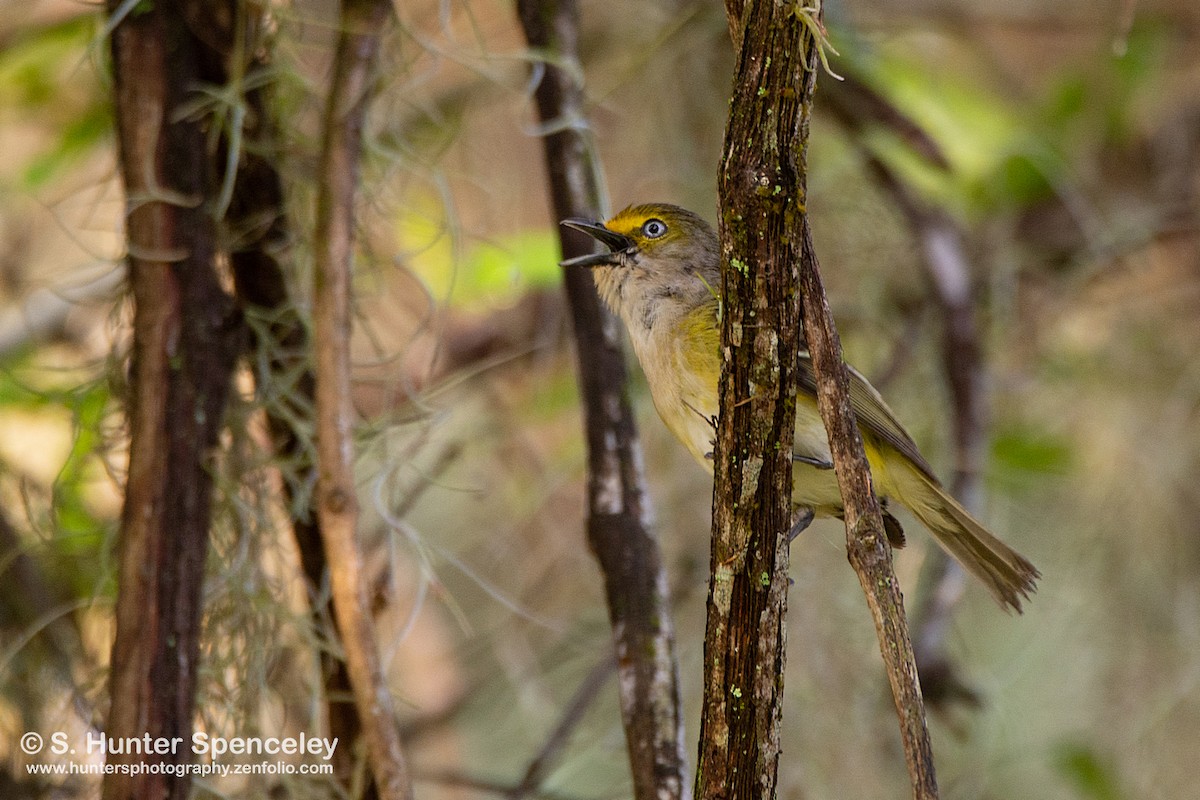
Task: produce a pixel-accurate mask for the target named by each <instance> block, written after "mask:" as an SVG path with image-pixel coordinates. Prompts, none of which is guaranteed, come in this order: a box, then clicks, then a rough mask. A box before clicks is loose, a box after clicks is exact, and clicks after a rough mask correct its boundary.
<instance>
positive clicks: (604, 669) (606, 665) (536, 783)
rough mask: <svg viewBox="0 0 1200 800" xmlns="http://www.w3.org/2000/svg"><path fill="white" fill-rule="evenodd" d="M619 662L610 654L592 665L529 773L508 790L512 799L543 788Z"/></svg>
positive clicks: (515, 799)
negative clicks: (568, 742) (555, 764)
mask: <svg viewBox="0 0 1200 800" xmlns="http://www.w3.org/2000/svg"><path fill="white" fill-rule="evenodd" d="M616 666H617V664H616V661H614V660H613V658H612V656H611V655H610V656H608V657H607V658H604V659H603V660H601V661H600V663H598V664H596V666H594V667H592V671H591V672H589V673H588V674H587V676H586V677H585V678H584V679H583V682H582V683H580V684H579V688H578V689H576V690H575V696H574V697H572V698H571V702H570V703H568V704H567V708H566V710H565V711H563V714H562V717H561V718H560V719H559V721H558V724H557V725H555V726H554V730H552V731H551V732H550V735H549V736H547V737H546V742H545V744H543V745H542V749H541V750H539V751H538V754H537V755H536V756H534V758H533V759H532V760H531V761H530V762H529V766H528V767H527V768H526V770H525V776H524V777H523V778H522V779H521V782H520V783H519V784H517V786H516V787H515V788H513V790H512V791H510V792H509V793H508V800H522V798H525V797H528V796H529V795H531V794H533V793H534V792H536V791H537V790H538V789H540V788H541V786H542V783H544V782H545V780H546V776H547V775H549V774H550V771H551V769H553V767H554V762H555V761H557V760H558V758H559V756H560V755H562V752H563V750H564V749H565V748H566V746H567V741H568V740H569V739H570V736H571V733H572V731H574V730H575V728H576V727H578V725H579V723H580V722H582V721H583V716H584V714H586V713H587V710H588V707H589V706H591V704H592V702H593V701H594V700H595V699H596V696H597V695H599V694H600V690H601V689H603V688H604V684H606V683H608V679H609V677H610V676H611V675H612V673H613V671H614V670H615V669H616Z"/></svg>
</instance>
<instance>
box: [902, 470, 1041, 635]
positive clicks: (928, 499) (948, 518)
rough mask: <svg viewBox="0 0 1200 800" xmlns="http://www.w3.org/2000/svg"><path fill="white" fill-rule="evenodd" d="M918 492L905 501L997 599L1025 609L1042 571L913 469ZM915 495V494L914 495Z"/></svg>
mask: <svg viewBox="0 0 1200 800" xmlns="http://www.w3.org/2000/svg"><path fill="white" fill-rule="evenodd" d="M910 475H911V477H912V478H913V479H916V480H919V482H920V484H921V485H920V486H918V487H913V488H917V489H918V491H917V492H916V493H913V494H909V493H905V494H908V495H909V496H908V497H906V498H905V499H906V500H907V499H910V498H911V499H912V500H914V501H916V502H912V503H911V504H909V503H905V505H907V506H908V509H909V510H910V511H911V512H912V513H913V515H914V516H916V518H917V519H919V520H920V521H921V523H922V524H923V525H925V527H927V528H928V529H929V531H930V532H931V533H932V534H933V536H934V538H935V539H937V542H938V544H940V545H941V546H942V548H943V549H945V551H946V552H947V553H949V554H950V555H951V556H953V557H954V559H955V560H956V561H958V563H959V564H961V565H962V566H963V568H964V569H965V570H966V571H967V572H969V573H971V574H972V575H974V576H975V577H976V578H978V579H979V580H980V581H982V582H983V584H984V586H986V587H987V588H988V590H989V591H990V592H991V593H992V596H993V597H995V598H996V600H997V602H999V603H1000V605H1002V606H1008V607H1011V608H1013V609H1015V610H1016V611H1017V613H1020V612H1021V601H1022V600H1023V599H1027V598H1028V597H1029V595H1030V593H1031V592H1033V591H1034V590H1035V589H1036V588H1037V586H1036V581H1037V579H1038V578H1039V577H1041V573H1039V572H1038V571H1037V568H1036V567H1034V566H1033V564H1031V563H1029V561H1027V560H1026V559H1025V558H1024V557H1023V556H1022V555H1021V554H1020V553H1018V552H1017V551H1015V550H1013V549H1012V548H1011V547H1009V546H1008V545H1006V544H1005V543H1004V542H1002V541H1000V540H999V539H997V538H996V537H995V536H993V535H992V534H991V533H989V532H988V530H987V529H986V528H984V527H983V526H982V525H980V524H979V522H977V521H976V520H975V518H974V517H972V516H971V515H970V514H969V513H968V512H967V510H966V509H965V508H963V507H962V506H961V505H959V503H958V501H957V500H955V499H954V498H953V497H951V496H950V495H949V494H948V493H947V492H946V490H945V489H943V488H942V487H941V486H939V485H938V484H937V483H936V482H935V481H933V480H932V479H930V478H929V477H928V476H926V475H923V474H921V473H920V472H918V471H917V470H915V469H914V470H911V472H910ZM914 494H915V496H914Z"/></svg>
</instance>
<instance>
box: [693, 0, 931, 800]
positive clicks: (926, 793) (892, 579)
mask: <svg viewBox="0 0 1200 800" xmlns="http://www.w3.org/2000/svg"><path fill="white" fill-rule="evenodd" d="M760 5H772V4H770V3H762V2H757V1H756V0H747V2H746V3H745V5H744V7H743V9H742V11H743V14H744V17H743V18H742V19H741V20H740V22H741V25H740V26H735V25H733V22H732V20H731V25H730V27H731V30H733V29H740V30H741V31H742V32H743V35H742V37H740V38H739V37H737V36H735V38H734V46H735V49H738V53H739V58H738V60H739V64H738V76H737V78H736V80H735V84H734V85H735V87H739V89H740V96H743V97H745V96H746V95H748V94H749V93H750V92H751V91H753V90H754V89H755V87H758V86H762V87H763V89H766V91H765V92H763V91H762V90H758V91H757V94H760V95H762V96H763V98H764V99H765V100H767V102H768V104H769V103H771V102H773V101H774V98H773V91H772V87H771V85H770V84H769V83H768V84H766V85H763V84H764V79H766V80H769V79H770V78H771V73H770V72H769V71H768V70H767V68H766V65H769V64H770V65H775V66H774V67H772V69H774V68H777V67H778V65H779V63H780V62H779V60H778V59H777V57H776V54H775V53H767V52H761V51H758V52H756V49H757V48H762V47H764V44H765V45H768V46H769V44H770V43H771V42H772V36H773V35H776V34H778V32H779V30H780V28H781V26H780V25H779V24H778V23H776V24H775V25H767V27H766V30H765V31H764V30H762V26H763V22H762V21H761V17H762V16H763V15H764V14H765V12H763V11H762V10H761V9H760V8H759V6H760ZM818 5H819V4H818ZM737 6H738V2H737V0H727V3H726V7H727V9H728V10H729V11H730V15H731V17H732V16H734V15H736V10H737ZM788 10H789V11H791V12H794V13H795V15H796V16H797V17H799V16H800V15H801V14H803V13H807V11H808V10H806V9H799V8H797V7H795V6H791V5H789V6H788ZM776 13H779V11H778V10H777V11H776ZM792 22H793V24H795V20H793V21H792ZM807 23H808V29H807V31H806V35H805V36H804V37H803V45H804V47H803V49H801V48H799V47H797V48H796V51H797V52H803V53H804V54H805V56H806V59H805V62H804V72H803V75H804V78H805V80H804V81H803V82H802V83H801V82H800V80H799V77H800V73H799V70H797V75H796V78H795V83H794V85H793V86H792V87H785V88H791V89H792V91H793V92H794V93H795V94H797V95H799V96H800V97H802V98H803V100H802V108H801V111H800V116H799V119H798V123H799V124H798V126H797V130H796V134H797V135H795V136H793V137H789V136H787V135H786V134H787V133H789V132H788V131H784V132H783V133H784V134H785V135H784V137H783V138H782V141H784V142H788V143H791V142H793V141H794V143H795V144H794V148H793V150H794V152H797V153H798V154H799V158H800V161H801V163H800V164H799V169H798V171H797V174H798V176H799V177H798V179H797V181H796V185H795V187H794V188H795V189H796V190H797V194H796V196H797V197H798V198H799V199H800V200H799V203H798V204H797V206H796V208H795V209H794V213H793V214H792V215H791V216H790V218H788V219H787V220H786V222H787V224H786V225H785V226H784V227H782V229H779V230H775V231H770V230H768V231H766V235H768V236H775V237H782V238H783V239H784V241H785V242H787V246H788V247H791V248H794V247H796V246H799V249H800V253H799V255H800V258H799V259H798V264H799V279H798V285H799V290H800V295H801V305H802V314H801V316H802V318H803V326H804V328H803V329H804V337H805V340H806V342H807V345H808V348H809V351H810V353H811V355H812V360H813V368H814V371H815V373H816V383H817V405H818V407H819V409H820V412H821V416H822V418H823V419H824V421H825V427H826V429H827V431H828V433H829V440H830V448H831V450H832V455H833V462H834V468H835V471H836V473H837V480H838V486H839V488H840V490H841V494H842V500H843V503H844V505H845V521H846V540H847V550H848V556H849V559H850V563H851V565H852V566H853V567H854V570H855V573H856V574H857V575H858V577H859V582H860V583H861V584H862V587H863V591H864V593H865V594H866V597H867V605H868V606H869V607H870V609H871V615H872V617H873V619H874V620H875V627H876V633H877V635H878V637H879V642H880V650H881V652H882V654H883V658H884V663H885V666H886V667H887V672H888V680H889V682H890V683H891V686H892V694H893V698H894V700H895V702H896V710H897V713H898V715H899V717H900V729H901V736H902V738H903V742H904V749H905V758H906V761H907V763H908V768H909V776H910V779H911V781H912V785H913V795H914V797H917V798H936V797H937V782H936V779H935V777H934V771H933V755H932V747H931V745H930V742H929V733H928V730H927V728H926V723H925V709H924V702H923V700H922V697H921V688H920V685H919V683H918V680H917V670H916V664H915V661H914V659H913V652H912V641H911V639H910V638H909V634H908V625H907V621H906V619H905V617H904V608H903V600H902V598H901V595H900V589H899V585H898V583H897V581H896V576H895V572H894V570H893V569H892V561H891V550H890V547H889V545H888V543H887V539H886V536H885V535H884V530H883V520H882V517H881V516H880V509H879V501H878V500H877V498H876V497H875V494H874V490H873V489H872V487H871V478H870V471H869V468H868V465H867V460H866V455H865V453H864V451H863V446H862V440H861V438H860V437H859V433H858V428H857V425H856V423H855V420H854V414H853V411H852V410H851V408H850V402H849V378H848V375H847V373H846V368H845V365H844V363H843V361H842V354H841V343H840V341H839V339H838V336H837V330H836V328H835V327H834V324H833V317H832V314H831V313H830V310H829V303H828V300H827V299H826V297H825V290H824V287H823V286H822V284H821V278H820V268H819V264H818V262H817V258H816V252H815V250H814V248H813V243H812V232H811V229H810V227H809V222H808V215H807V192H806V188H805V175H806V166H805V164H804V159H805V156H806V144H807V136H808V120H809V110H810V103H811V97H812V91H813V88H814V85H815V78H816V75H815V69H814V68H815V64H816V58H817V55H818V53H817V47H818V44H817V42H815V41H814V40H813V38H814V37H813V34H814V32H815V31H814V30H813V29H814V28H818V29H819V26H820V25H821V19H820V9H819V7H818V9H817V11H816V12H815V14H813V16H812V17H810V18H808V19H807ZM739 42H740V44H739ZM768 55H769V56H770V58H769V59H768V58H767V56H768ZM747 65H748V66H749V69H747ZM763 73H765V75H764V74H763ZM786 97H787V95H786V93H781V94H780V104H781V105H782V101H783V100H785V99H786ZM742 102H743V104H745V105H749V106H751V107H753V103H752V98H750V97H745V100H743V101H742ZM738 112H739V93H735V97H734V103H733V107H732V108H731V110H730V128H729V131H728V132H727V135H726V143H727V151H726V160H727V162H728V161H729V160H730V153H731V152H736V150H737V148H738V145H739V144H740V141H741V140H739V139H738V138H735V137H734V136H732V135H731V133H732V131H733V129H734V124H735V114H737V113H738ZM766 117H767V118H766V119H762V118H760V120H759V124H760V126H761V127H762V128H763V129H765V130H768V131H770V132H771V133H773V134H774V135H775V136H779V134H780V131H779V130H778V129H773V126H775V125H779V124H780V123H781V122H782V121H783V120H785V119H788V117H787V116H786V115H785V113H784V112H783V110H782V109H778V110H776V112H775V114H774V115H773V117H772V115H769V114H768V115H766ZM738 134H739V135H743V138H744V141H745V142H746V145H747V149H750V148H749V146H750V145H751V144H752V143H755V144H757V142H756V140H755V139H754V138H753V137H754V133H753V127H751V130H749V131H745V132H743V131H738ZM769 144H770V141H769V142H768V145H769ZM759 146H760V147H761V145H759ZM776 146H778V145H776ZM766 152H767V154H768V155H771V154H772V151H771V150H770V149H767V150H766ZM748 163H749V164H751V165H756V164H757V163H758V162H756V161H754V160H753V159H750V160H749V161H748ZM752 168H753V167H752ZM728 171H729V168H728V166H726V167H724V168H723V171H722V178H723V179H724V177H725V174H726V173H727V172H728ZM755 177H756V178H758V179H759V187H760V189H763V190H766V191H762V192H760V195H759V196H760V198H761V197H763V196H764V195H765V196H768V197H769V196H772V195H773V194H774V190H773V188H772V187H773V183H774V182H773V180H772V177H771V176H770V175H769V174H763V173H758V174H756V175H755ZM764 177H765V178H766V182H765V183H763V182H762V178H764ZM782 188H783V190H784V196H787V191H788V189H789V188H791V187H788V186H786V185H784V186H783V187H782ZM725 195H726V191H725V184H724V182H723V183H722V198H723V202H724V197H725ZM735 207H738V206H735ZM750 207H752V206H751V205H750V204H749V203H747V204H746V205H745V206H741V208H746V209H748V208H750ZM744 213H745V212H744V211H743V214H744ZM727 216H733V220H734V221H735V222H742V221H744V218H743V220H739V219H738V218H737V216H736V214H731V212H729V211H726V210H725V206H724V205H723V207H722V220H721V221H722V226H723V227H722V248H723V251H724V254H725V257H726V263H727V264H728V265H729V266H730V267H732V269H725V270H724V275H725V279H726V293H725V298H726V303H727V306H728V307H727V309H726V320H725V321H724V325H723V326H722V343H723V345H725V346H726V347H728V346H729V344H737V341H736V335H739V334H740V335H742V336H743V337H744V335H745V330H746V326H745V322H744V321H743V320H742V319H734V318H733V317H734V309H733V305H734V303H735V302H738V303H740V302H741V300H740V299H736V300H735V298H740V294H741V292H740V291H735V287H739V282H738V281H737V280H736V276H737V274H738V273H739V266H740V265H739V263H735V262H734V260H733V258H734V257H737V251H738V249H739V248H738V244H739V236H738V231H737V229H736V228H733V230H732V231H731V233H732V234H733V235H728V234H727V232H726V230H725V226H726V225H728V224H729V220H727V219H726V217H727ZM755 216H756V217H757V216H758V215H757V214H756V215H755ZM769 216H770V215H769V214H767V215H764V218H769ZM730 227H731V228H732V227H733V226H730ZM727 242H732V244H733V248H732V249H733V251H734V252H732V253H731V252H730V245H729V244H727ZM758 244H759V247H760V248H763V247H764V245H763V243H762V237H761V236H760V238H759V242H758ZM769 246H770V245H769V244H768V245H765V247H769ZM744 251H748V248H746V250H744ZM785 255H792V253H787V254H785ZM743 263H744V262H743ZM753 263H754V262H751V266H750V269H749V272H750V274H752V275H756V274H757V273H756V272H755V270H754V269H753ZM768 263H769V262H768ZM785 263H797V262H796V261H790V262H785ZM754 322H756V323H757V324H759V325H761V324H763V320H761V319H760V320H757V321H754ZM786 333H788V332H785V331H784V330H780V338H782V337H783V336H784V335H785V334H786ZM727 335H728V338H727ZM726 360H727V362H728V361H729V357H728V355H727V356H726ZM788 363H790V362H788ZM737 364H738V359H737V358H736V357H735V358H734V359H733V364H732V365H730V364H728V363H727V367H726V368H727V370H728V371H729V372H731V373H733V375H731V376H729V375H727V376H725V380H724V381H723V383H722V403H721V410H722V422H721V424H720V426H719V427H718V439H717V451H716V452H717V459H718V460H717V464H716V471H717V487H718V488H717V490H716V491H717V494H718V495H721V494H722V492H725V493H724V496H723V497H721V496H718V497H717V498H715V500H714V505H715V508H714V519H713V578H714V584H713V586H714V588H713V590H712V595H713V596H715V597H717V598H720V597H721V596H722V592H719V591H718V584H717V582H716V580H717V578H718V577H720V575H719V572H718V569H719V568H720V567H721V566H722V565H723V564H722V562H721V560H720V556H722V555H724V553H723V552H718V547H719V545H720V544H721V542H720V541H719V540H720V539H721V536H720V534H721V531H720V526H721V524H722V521H721V520H720V519H719V518H718V513H719V512H720V511H721V508H720V506H721V505H722V503H721V502H718V501H721V500H724V502H725V503H732V502H735V501H736V500H738V499H739V498H738V496H737V495H736V494H734V493H733V492H732V491H729V490H727V489H725V487H724V484H723V479H722V473H723V471H724V470H725V469H726V465H725V464H723V463H722V461H723V459H725V458H729V457H730V456H728V455H725V454H726V453H729V452H730V450H729V446H730V445H732V444H733V443H734V442H736V441H737V439H734V438H733V437H732V436H728V434H729V431H727V428H728V427H729V425H728V423H727V421H726V420H725V419H724V418H725V417H726V416H731V415H730V414H729V412H730V411H733V412H735V413H736V411H737V404H738V403H739V401H740V400H741V398H739V397H738V396H737V395H736V391H737V388H738V386H737V383H734V384H733V386H732V387H731V388H732V389H733V390H734V391H733V392H727V391H726V389H727V386H728V384H729V382H730V380H729V379H730V377H733V378H734V379H735V380H736V378H737V371H738V370H737V366H736V365H737ZM730 366H733V367H734V368H733V369H729V367H730ZM784 366H786V365H781V368H782V367H784ZM780 380H781V382H783V383H784V385H788V384H787V382H785V381H784V379H783V378H782V376H781V379H780ZM755 388H756V391H758V392H761V391H762V387H761V384H760V385H758V386H756V387H755ZM727 394H733V395H734V396H733V397H729V398H727V397H726V395H727ZM748 396H751V395H749V394H748V393H747V394H743V395H742V397H748ZM747 404H748V405H753V404H754V400H753V399H751V400H750V402H749V403H747ZM731 405H732V408H731V407H730V406H731ZM735 424H736V420H735ZM787 430H791V428H790V427H789V428H788V429H787ZM727 436H728V438H729V439H730V441H728V442H727V441H726V438H727ZM743 441H746V440H743ZM787 441H790V439H787ZM750 444H751V445H752V446H753V444H755V442H754V441H753V440H750ZM755 466H757V465H755ZM788 474H789V475H790V465H789V472H788ZM730 477H732V478H736V477H737V476H736V475H732V476H730ZM758 480H759V481H760V482H761V481H762V476H761V474H760V475H759V476H758ZM776 480H778V479H776ZM729 488H730V489H732V488H733V487H729ZM776 489H777V491H785V490H786V489H790V486H787V487H783V486H778V487H776ZM740 499H741V500H744V499H745V498H744V496H743V497H741V498H740ZM734 516H736V508H735V515H734ZM742 530H744V529H742ZM777 530H778V528H777ZM741 535H742V536H743V537H745V539H748V540H749V541H750V543H751V547H750V548H749V551H750V552H752V553H756V551H755V550H754V544H755V542H754V538H753V537H754V533H753V529H750V532H749V533H742V534H741ZM743 552H745V551H743ZM756 554H757V553H756ZM732 555H733V557H735V558H736V556H737V551H736V550H735V551H734V552H733V554H732ZM782 561H783V562H784V564H785V565H786V550H785V551H784V552H783V558H782ZM735 563H737V562H736V561H735ZM764 574H765V573H764ZM736 588H737V584H736V583H735V584H734V589H736ZM722 591H727V590H722ZM726 602H728V601H726ZM711 605H713V601H712V600H711V599H710V606H711ZM709 619H710V625H709V628H710V630H709V637H710V638H711V636H712V628H713V613H712V610H711V608H710V615H709ZM764 629H766V626H764ZM735 641H736V640H735ZM743 641H749V640H743ZM709 643H710V639H709V638H706V640H705V669H706V670H710V669H712V670H713V671H716V670H717V669H719V665H718V664H716V660H717V659H716V657H715V656H714V655H713V654H710V653H709V652H708V648H709ZM719 643H720V641H719V640H718V644H719ZM759 649H760V650H761V649H762V646H761V644H760V647H759ZM714 683H715V681H713V680H711V679H709V678H708V677H707V674H706V681H705V708H704V713H705V715H706V717H707V715H708V713H709V703H710V695H713V698H712V700H713V702H716V703H720V702H721V701H720V699H719V698H716V697H715V692H716V689H717V688H719V687H718V686H714ZM726 683H728V681H726ZM718 733H726V734H727V732H726V731H724V730H722V729H720V728H718ZM703 734H704V732H703V730H702V736H701V746H702V747H705V746H706V745H707V744H708V739H707V738H706V737H705V736H704V735H703ZM740 741H741V740H739V743H740ZM717 755H723V753H717ZM776 756H777V751H776ZM709 768H710V765H709V764H708V762H707V758H706V760H705V763H704V764H702V772H706V771H707V770H708V769H709ZM760 769H761V768H760ZM771 771H772V772H773V771H774V767H773V766H772V767H771ZM730 777H736V776H735V775H730ZM712 785H713V786H714V790H713V795H712V796H717V792H718V791H719V784H718V783H717V782H716V781H713V782H712ZM771 786H772V788H773V786H774V781H773V777H772V778H771Z"/></svg>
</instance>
